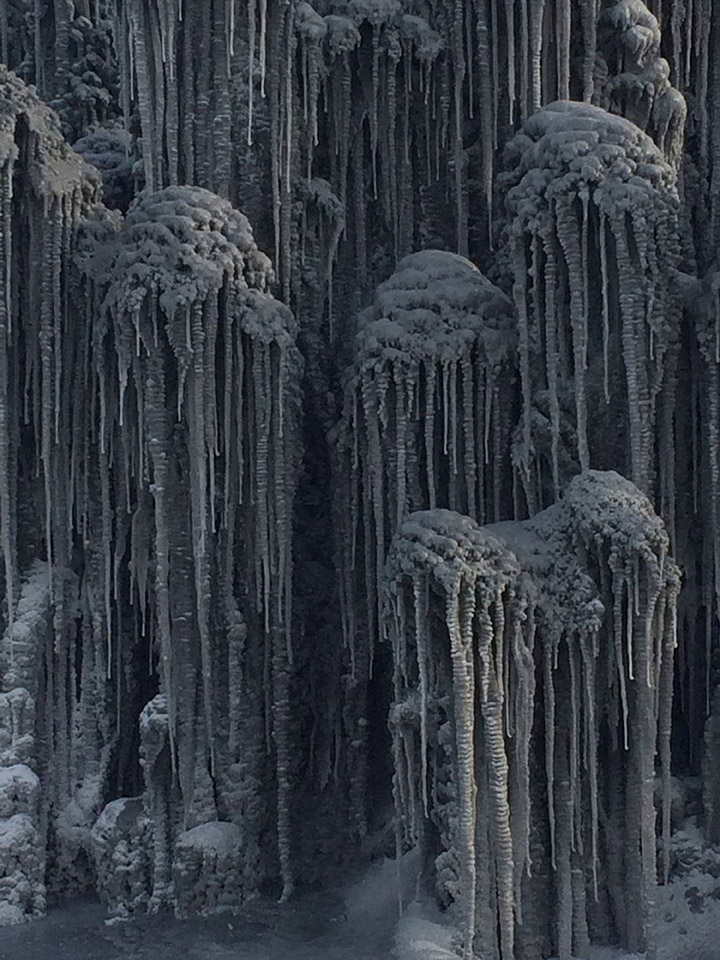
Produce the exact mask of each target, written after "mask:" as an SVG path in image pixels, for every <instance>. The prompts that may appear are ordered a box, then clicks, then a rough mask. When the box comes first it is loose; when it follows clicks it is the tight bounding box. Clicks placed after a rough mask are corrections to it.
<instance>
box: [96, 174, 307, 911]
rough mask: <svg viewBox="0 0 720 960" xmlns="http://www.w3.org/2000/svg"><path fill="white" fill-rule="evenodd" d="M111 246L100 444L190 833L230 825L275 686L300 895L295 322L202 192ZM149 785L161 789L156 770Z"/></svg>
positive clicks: (255, 254)
mask: <svg viewBox="0 0 720 960" xmlns="http://www.w3.org/2000/svg"><path fill="white" fill-rule="evenodd" d="M109 243H110V244H111V245H112V244H114V245H115V249H114V253H112V255H111V256H110V259H111V265H110V266H109V269H108V273H107V276H106V277H105V278H103V277H102V276H101V277H100V278H99V279H98V280H96V283H97V287H98V296H101V297H102V304H103V308H102V309H103V314H104V316H105V318H106V324H105V327H104V328H103V326H100V327H99V328H98V330H97V332H96V340H95V344H94V346H95V351H96V352H95V357H96V361H95V362H96V363H97V364H98V366H97V377H98V380H97V391H98V396H99V410H100V419H99V424H98V427H99V445H100V450H101V453H104V454H105V455H107V453H108V452H109V451H114V455H113V458H112V461H111V462H110V464H107V465H106V464H104V463H103V460H104V458H103V457H102V456H101V464H102V465H101V470H112V475H111V476H110V477H108V478H107V479H106V480H105V481H103V480H102V477H101V486H103V483H105V484H108V483H110V484H112V486H113V487H115V485H122V486H123V489H124V494H123V497H124V501H123V502H124V503H125V504H126V507H125V510H126V512H127V515H128V519H127V520H126V521H125V532H124V537H127V538H128V545H127V547H126V549H127V550H128V551H129V552H128V555H127V559H126V562H129V566H130V570H131V584H130V600H131V603H132V604H133V608H134V618H135V625H136V630H137V634H138V635H139V636H141V637H145V638H146V641H145V642H146V643H147V644H148V654H147V655H148V656H149V657H150V658H151V660H152V657H153V644H156V645H157V650H158V652H159V657H158V671H159V675H160V687H161V691H162V694H163V696H164V698H165V706H166V712H165V716H166V723H167V729H166V734H167V744H166V746H167V750H168V754H169V759H170V765H171V768H172V771H173V774H174V771H175V770H176V769H177V785H178V787H179V791H180V793H179V798H178V803H179V809H178V811H177V817H178V823H179V824H180V825H181V828H183V829H186V828H188V827H191V826H194V825H196V824H198V823H202V822H204V820H206V819H209V820H215V819H217V813H216V793H218V794H219V796H218V799H217V803H219V804H220V805H221V806H222V805H223V800H224V798H223V796H222V793H223V787H222V786H221V784H222V780H223V777H224V775H225V773H226V772H227V770H228V768H229V767H230V766H232V764H234V763H235V762H237V759H238V750H240V749H241V744H242V742H243V739H244V727H243V724H244V722H247V721H246V720H245V718H244V717H243V711H242V707H240V706H239V704H238V702H237V701H238V698H241V699H243V698H245V697H246V693H245V692H244V691H245V690H246V686H247V685H248V684H253V683H259V684H262V682H263V681H262V678H263V677H264V678H265V680H266V684H265V690H264V696H263V699H262V702H261V703H260V704H257V705H256V709H259V710H260V711H261V714H262V715H264V718H265V719H264V722H265V724H266V725H267V729H268V731H269V733H270V734H271V736H272V742H273V751H272V752H273V754H274V758H275V759H274V763H275V775H276V783H277V822H278V854H279V858H280V865H281V873H282V877H283V884H284V890H285V894H286V895H287V894H289V892H290V890H291V889H292V871H291V863H290V837H289V831H290V824H289V817H290V804H291V799H290V789H291V787H290V779H289V772H288V767H289V751H290V742H289V736H290V732H289V700H288V698H289V683H290V670H291V661H292V638H291V619H290V617H291V613H290V610H291V608H290V603H291V592H292V548H291V534H290V520H291V509H292V500H293V491H294V484H295V475H296V472H297V415H298V409H297V407H298V391H297V379H298V375H299V369H300V367H299V363H300V361H299V356H298V353H297V349H296V347H295V343H294V336H295V325H294V320H293V317H292V314H291V313H290V311H289V310H288V309H287V308H286V307H284V306H283V305H282V304H280V303H279V302H278V301H276V300H274V299H273V298H272V297H271V296H270V295H269V294H267V293H266V292H265V290H266V287H267V285H268V283H269V282H270V280H271V278H272V271H271V268H270V263H269V260H268V259H267V257H265V256H264V255H263V254H262V253H260V252H259V251H258V249H257V246H256V245H255V243H254V240H253V236H252V231H251V229H250V225H249V223H248V221H247V219H246V218H245V217H244V216H243V215H242V214H241V213H239V212H238V211H236V210H234V209H233V208H232V207H231V206H230V204H229V203H228V202H227V201H225V200H222V199H220V198H219V197H217V196H216V195H214V194H211V193H210V192H208V191H207V190H204V189H202V188H199V187H192V188H191V187H168V188H166V189H164V190H161V191H159V192H155V193H151V192H145V193H143V194H141V195H140V196H139V197H138V199H137V200H136V201H135V202H134V203H133V204H132V206H131V208H130V210H129V211H128V215H127V218H126V220H125V222H124V224H123V226H122V229H121V231H120V233H119V234H118V235H117V237H116V238H114V239H113V238H111V239H110V241H109ZM108 347H111V351H112V352H111V351H110V350H108ZM102 496H106V494H103V495H102ZM105 503H106V505H107V506H106V508H107V509H108V510H109V509H110V504H109V502H108V501H107V500H105ZM108 519H109V518H108ZM111 537H112V532H111V527H110V524H109V522H108V523H103V525H102V534H101V542H102V551H101V552H102V556H103V558H104V571H105V572H104V582H103V594H104V598H105V599H104V610H103V614H104V620H105V623H104V627H105V630H106V633H107V637H108V643H109V645H110V649H112V647H113V644H114V642H116V643H117V644H118V646H116V647H115V652H114V656H115V657H116V658H117V659H118V660H119V659H120V658H121V657H122V652H121V650H120V648H119V644H120V643H121V640H122V630H121V628H120V625H119V624H117V623H116V620H115V615H114V604H113V602H112V598H111V595H112V591H113V570H116V569H117V563H118V559H119V558H118V557H117V549H118V547H117V546H116V545H114V544H113V541H112V539H111ZM113 555H114V556H115V559H114V560H113V559H112V558H113ZM239 577H242V580H239ZM239 583H242V588H241V589H242V592H243V594H244V595H245V599H243V601H242V603H241V607H242V613H241V612H240V609H239V608H238V606H237V603H238V599H239V593H238V585H239ZM243 620H244V621H245V622H247V624H248V627H247V628H244V627H243V629H244V633H243V634H242V635H241V636H240V635H238V630H239V627H240V625H241V624H243ZM221 638H222V639H221ZM238 646H239V647H240V649H238ZM255 670H259V671H260V673H259V674H258V675H254V671H255ZM187 704H193V705H194V706H193V708H191V710H190V712H188V710H187V707H186V705H187ZM245 706H247V704H245ZM268 749H269V746H268ZM167 775H168V771H167V769H163V771H162V773H161V775H160V778H159V779H160V780H162V779H163V778H166V777H167ZM145 777H146V782H148V784H149V785H151V784H152V783H153V782H154V778H153V774H152V767H151V764H150V761H149V759H148V758H147V756H146V758H145ZM163 789H165V788H163ZM153 815H154V816H155V817H157V815H158V814H157V810H156V809H155V810H154V814H153ZM156 854H157V855H159V852H158V851H157V850H156ZM162 855H163V856H165V852H163V854H162ZM162 870H163V868H162V867H160V866H159V865H156V871H158V872H159V873H162ZM158 882H159V880H158V877H157V876H156V877H155V883H156V885H157V883H158Z"/></svg>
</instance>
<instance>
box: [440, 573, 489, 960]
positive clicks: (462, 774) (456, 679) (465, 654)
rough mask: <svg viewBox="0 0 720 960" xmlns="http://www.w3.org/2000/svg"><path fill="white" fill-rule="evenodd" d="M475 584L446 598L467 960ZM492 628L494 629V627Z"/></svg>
mask: <svg viewBox="0 0 720 960" xmlns="http://www.w3.org/2000/svg"><path fill="white" fill-rule="evenodd" d="M474 610H475V591H474V586H471V585H466V584H462V585H461V583H460V582H459V580H458V581H456V583H455V584H454V585H453V587H452V590H451V592H448V594H447V597H446V622H447V629H448V634H449V636H450V656H451V659H452V670H453V694H454V695H453V709H454V711H455V742H456V749H457V789H458V806H459V823H458V833H459V837H458V841H459V847H460V850H459V857H460V884H461V889H462V894H463V924H462V932H463V960H472V957H473V940H474V937H475V880H476V866H475V791H476V785H475V776H474V762H473V760H474V752H475V751H474V736H473V728H474V722H473V716H474V708H473V700H474V687H475V678H474V671H473V665H472V632H471V630H469V629H468V628H469V627H470V625H471V624H472V617H473V613H474ZM490 629H491V628H490Z"/></svg>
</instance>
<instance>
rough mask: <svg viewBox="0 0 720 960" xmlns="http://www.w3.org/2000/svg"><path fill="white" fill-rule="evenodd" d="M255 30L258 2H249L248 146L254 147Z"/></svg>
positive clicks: (251, 0)
mask: <svg viewBox="0 0 720 960" xmlns="http://www.w3.org/2000/svg"><path fill="white" fill-rule="evenodd" d="M255 30H256V0H248V125H247V145H248V146H249V147H251V146H252V142H253V138H252V132H253V108H254V102H255Z"/></svg>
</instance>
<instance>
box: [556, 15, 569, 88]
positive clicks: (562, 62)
mask: <svg viewBox="0 0 720 960" xmlns="http://www.w3.org/2000/svg"><path fill="white" fill-rule="evenodd" d="M556 2H557V4H558V8H559V9H558V10H557V17H558V24H557V35H558V45H557V61H558V62H557V72H558V94H557V97H558V100H569V99H570V40H571V33H572V31H571V29H570V21H571V4H570V0H556Z"/></svg>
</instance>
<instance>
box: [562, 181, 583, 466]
mask: <svg viewBox="0 0 720 960" xmlns="http://www.w3.org/2000/svg"><path fill="white" fill-rule="evenodd" d="M585 203H586V201H585V200H583V211H584V210H585V206H584V205H585ZM555 210H556V217H557V231H558V240H559V242H560V246H561V247H562V251H563V254H564V257H565V262H566V264H567V271H568V283H569V285H570V323H571V328H572V344H573V361H574V364H573V382H574V385H575V415H576V418H577V452H578V459H579V461H580V467H581V469H583V470H587V469H588V467H589V466H590V453H589V450H588V440H587V396H586V391H585V367H586V362H587V339H588V330H587V324H588V316H587V310H586V305H585V302H584V295H583V287H584V277H585V272H586V271H585V265H584V256H583V245H582V242H581V243H580V244H578V242H577V218H576V216H575V213H574V211H573V206H572V201H571V200H570V199H562V200H558V201H557V203H556V205H555ZM583 219H584V220H585V216H584V215H583ZM581 237H582V231H581Z"/></svg>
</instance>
